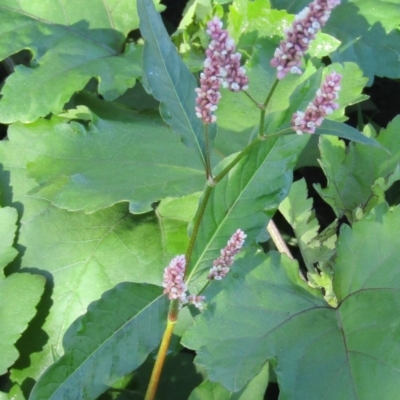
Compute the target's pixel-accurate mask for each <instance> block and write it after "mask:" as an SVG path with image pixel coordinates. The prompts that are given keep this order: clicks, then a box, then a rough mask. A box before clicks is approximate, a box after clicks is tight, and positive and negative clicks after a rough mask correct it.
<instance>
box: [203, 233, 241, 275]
mask: <svg viewBox="0 0 400 400" xmlns="http://www.w3.org/2000/svg"><path fill="white" fill-rule="evenodd" d="M246 237H247V235H246V234H245V233H244V232H243V231H242V230H241V229H238V230H237V231H236V232H235V233H234V234H233V235H232V237H231V238H230V239H229V240H228V243H227V245H226V246H225V247H224V248H223V249H222V250H221V255H220V256H219V257H218V258H217V259H216V260H214V262H213V266H212V268H211V269H210V273H209V274H208V275H207V279H210V280H211V279H215V280H221V279H222V278H224V277H225V275H226V274H227V273H228V272H229V271H230V267H231V266H232V264H233V262H234V257H235V255H236V254H238V253H239V252H240V250H241V249H242V247H243V244H244V240H245V239H246Z"/></svg>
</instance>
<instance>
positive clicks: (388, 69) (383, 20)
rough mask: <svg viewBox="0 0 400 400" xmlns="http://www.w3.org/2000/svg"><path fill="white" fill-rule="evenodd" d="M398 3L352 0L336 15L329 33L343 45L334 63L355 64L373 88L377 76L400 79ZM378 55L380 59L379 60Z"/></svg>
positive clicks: (335, 12)
mask: <svg viewBox="0 0 400 400" xmlns="http://www.w3.org/2000/svg"><path fill="white" fill-rule="evenodd" d="M399 14H400V2H399V1H398V0H394V1H392V0H380V1H378V2H377V1H374V0H351V1H347V2H343V4H341V5H340V6H338V7H336V9H335V10H334V11H333V13H332V16H331V18H330V19H329V21H328V24H327V26H326V29H325V30H326V32H327V33H328V34H330V35H332V36H334V37H336V38H337V39H339V40H340V41H341V42H342V45H341V46H340V47H339V48H338V49H337V50H336V51H335V52H333V53H332V54H331V58H332V61H334V62H341V63H343V62H344V61H353V62H355V63H356V64H358V65H359V67H360V68H361V69H362V70H363V72H364V75H365V76H367V77H368V78H369V85H371V84H372V81H373V77H374V75H376V76H381V77H388V78H393V79H395V78H399V77H400V72H399V67H398V58H399V56H398V55H399V53H400V34H399V32H398V30H397V27H398V15H399ZM376 54H379V57H376Z"/></svg>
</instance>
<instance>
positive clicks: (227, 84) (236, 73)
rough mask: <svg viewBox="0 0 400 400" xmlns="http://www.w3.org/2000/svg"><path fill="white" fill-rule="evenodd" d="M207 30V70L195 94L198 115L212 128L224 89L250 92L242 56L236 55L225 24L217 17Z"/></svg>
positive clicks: (205, 67) (205, 65)
mask: <svg viewBox="0 0 400 400" xmlns="http://www.w3.org/2000/svg"><path fill="white" fill-rule="evenodd" d="M207 26H208V29H207V33H208V34H209V35H210V36H211V42H210V44H209V46H208V49H207V50H206V56H207V58H206V59H205V61H204V70H203V72H202V73H201V74H200V87H199V88H197V89H195V90H196V92H197V99H196V104H197V107H196V115H197V117H198V118H201V119H202V120H203V122H204V123H205V124H210V123H213V122H215V121H216V119H217V118H216V116H215V115H214V112H215V111H216V110H217V105H218V102H219V100H220V98H221V93H220V92H219V90H220V87H221V85H222V86H223V87H224V88H227V89H229V90H231V91H233V92H238V91H239V90H246V89H247V84H248V78H247V76H246V71H245V69H244V68H243V67H241V66H240V58H241V54H240V53H235V50H236V47H235V43H234V41H233V39H231V38H230V37H229V34H228V32H227V31H226V30H223V29H222V22H221V20H220V19H219V18H218V17H214V18H213V19H212V20H211V21H210V22H209V23H208V25H207Z"/></svg>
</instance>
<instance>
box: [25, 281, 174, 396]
mask: <svg viewBox="0 0 400 400" xmlns="http://www.w3.org/2000/svg"><path fill="white" fill-rule="evenodd" d="M162 292H163V289H162V288H160V287H157V286H154V285H145V284H136V283H129V282H124V283H120V284H119V285H117V286H116V287H115V288H113V289H111V290H109V291H107V292H106V293H104V294H103V295H102V297H101V299H100V300H98V301H96V302H94V303H92V304H90V305H89V307H88V310H87V312H86V314H85V315H83V316H82V317H80V318H78V319H77V320H76V321H75V322H74V323H73V324H72V325H71V326H70V327H69V329H68V330H67V332H66V333H65V336H64V339H63V346H64V350H65V354H64V355H63V356H62V357H61V358H60V359H59V360H58V361H57V362H56V363H55V364H53V365H52V366H50V368H48V369H47V370H46V371H45V373H44V374H43V375H42V376H41V377H40V379H39V381H38V382H37V384H36V385H35V387H34V388H33V390H32V393H31V395H30V397H29V398H30V399H31V400H39V399H46V400H50V399H60V398H62V399H66V400H68V399H76V398H81V399H88V400H90V399H96V398H97V397H98V396H99V395H100V394H101V393H103V392H104V391H105V390H106V389H107V388H108V387H109V386H111V385H112V384H113V383H114V382H115V381H116V380H118V379H119V378H121V377H122V376H124V375H126V374H128V373H129V372H131V371H133V370H135V369H136V368H137V367H138V366H139V365H140V364H142V363H143V362H144V361H145V359H146V357H147V356H148V354H149V353H150V352H152V351H153V350H154V349H155V348H156V347H157V346H158V345H159V343H160V341H161V338H162V335H163V332H164V329H165V325H166V320H167V313H168V299H167V298H166V296H164V295H163V294H162Z"/></svg>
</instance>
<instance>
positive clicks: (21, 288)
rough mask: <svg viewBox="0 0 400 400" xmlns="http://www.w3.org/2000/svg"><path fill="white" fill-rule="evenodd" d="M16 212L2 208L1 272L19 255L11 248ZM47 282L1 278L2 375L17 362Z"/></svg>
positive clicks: (35, 278)
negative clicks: (18, 344)
mask: <svg viewBox="0 0 400 400" xmlns="http://www.w3.org/2000/svg"><path fill="white" fill-rule="evenodd" d="M17 218H18V215H17V210H16V209H15V208H11V207H5V208H0V270H1V271H2V270H3V268H4V267H5V266H6V265H7V264H9V263H10V262H11V261H12V260H13V259H14V258H15V256H16V255H17V253H18V252H17V250H16V249H14V248H13V247H12V245H13V242H14V236H15V231H16V230H17V225H16V224H17ZM44 283H45V279H44V278H43V277H42V276H39V275H32V274H27V273H15V274H12V275H10V276H8V277H4V276H3V273H2V272H1V274H0V354H1V357H0V375H3V374H5V373H6V372H7V369H8V368H9V367H11V365H12V364H13V363H14V362H15V360H16V359H17V358H18V356H19V354H18V351H17V349H16V348H15V347H14V345H15V343H16V341H17V340H18V339H19V338H20V336H21V334H22V332H24V331H25V329H26V328H27V326H28V323H29V321H30V320H31V319H32V318H33V317H34V315H35V314H36V308H35V307H36V305H37V303H38V302H39V300H40V297H41V296H42V294H43V290H44Z"/></svg>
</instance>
